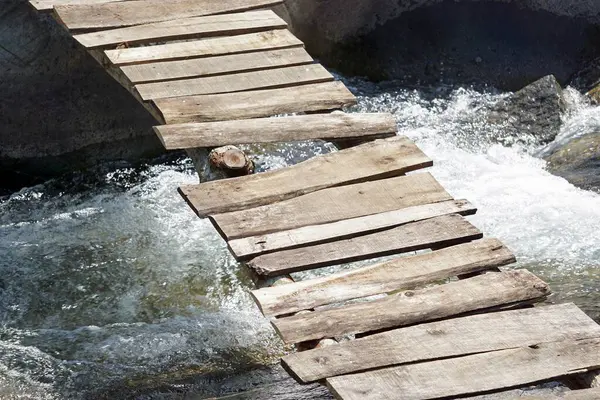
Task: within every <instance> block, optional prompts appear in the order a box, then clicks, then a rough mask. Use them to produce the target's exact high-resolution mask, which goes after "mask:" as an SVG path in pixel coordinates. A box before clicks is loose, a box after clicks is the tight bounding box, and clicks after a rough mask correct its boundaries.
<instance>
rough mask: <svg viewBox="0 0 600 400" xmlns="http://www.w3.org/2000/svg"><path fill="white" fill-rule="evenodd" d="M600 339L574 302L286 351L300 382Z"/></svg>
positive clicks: (288, 365) (286, 359) (289, 365)
mask: <svg viewBox="0 0 600 400" xmlns="http://www.w3.org/2000/svg"><path fill="white" fill-rule="evenodd" d="M597 337H600V325H598V324H596V323H595V322H594V321H593V320H592V319H591V318H590V317H588V316H587V315H586V314H585V313H584V312H583V311H581V310H580V309H579V308H577V306H575V305H574V304H564V305H558V306H549V307H535V308H529V309H524V310H515V311H506V312H496V313H488V314H481V315H474V316H469V317H464V318H454V319H449V320H445V321H440V322H433V323H428V324H421V325H415V326H411V327H407V328H402V329H395V330H392V331H388V332H384V333H379V334H375V335H371V336H367V337H365V338H362V339H357V340H352V341H348V342H343V343H340V344H338V345H332V346H328V347H326V348H321V349H314V350H308V351H303V352H300V353H294V354H289V355H287V356H285V357H284V358H283V359H282V363H283V365H284V366H285V368H286V370H287V371H289V372H290V373H291V374H292V375H293V376H294V377H295V378H296V379H297V380H299V381H301V382H313V381H317V380H321V379H325V378H329V377H333V376H336V375H345V374H350V373H353V372H359V371H365V370H369V369H375V368H381V367H387V366H390V365H399V364H406V363H412V362H421V361H427V360H434V359H441V358H447V357H457V356H461V355H469V354H475V353H483V352H488V351H496V350H504V349H510V348H516V347H524V346H533V345H538V344H540V343H547V342H557V341H561V340H579V339H589V338H597Z"/></svg>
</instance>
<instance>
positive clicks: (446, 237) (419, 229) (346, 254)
mask: <svg viewBox="0 0 600 400" xmlns="http://www.w3.org/2000/svg"><path fill="white" fill-rule="evenodd" d="M482 236H483V234H482V233H481V232H480V231H479V229H477V228H476V227H474V226H473V225H471V224H470V223H469V222H468V221H467V220H465V219H464V218H463V217H461V216H460V215H458V214H450V215H444V216H441V217H435V218H431V219H428V220H424V221H418V222H413V223H410V224H406V225H401V226H399V227H395V228H391V229H386V230H384V231H380V232H375V233H370V234H366V235H362V236H357V237H353V238H350V239H344V240H338V241H335V242H328V243H323V244H317V245H314V246H307V247H300V248H297V249H291V250H283V251H278V252H276V253H268V254H264V255H261V256H258V257H256V258H254V259H252V260H251V261H249V262H248V266H250V268H252V269H253V270H254V271H256V273H257V274H259V275H281V274H288V273H292V272H297V271H303V270H308V269H314V268H320V267H326V266H330V265H337V264H343V263H347V262H354V261H360V260H366V259H369V258H374V257H382V256H388V255H392V254H398V253H405V252H408V251H415V250H421V249H430V248H439V247H446V246H452V245H455V244H459V243H464V242H468V241H471V240H475V239H480V238H481V237H482Z"/></svg>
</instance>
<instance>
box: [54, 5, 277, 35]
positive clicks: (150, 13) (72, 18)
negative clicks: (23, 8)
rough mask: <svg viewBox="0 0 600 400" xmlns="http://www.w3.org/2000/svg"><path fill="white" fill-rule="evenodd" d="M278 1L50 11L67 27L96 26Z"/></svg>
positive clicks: (145, 21) (75, 7) (60, 7)
mask: <svg viewBox="0 0 600 400" xmlns="http://www.w3.org/2000/svg"><path fill="white" fill-rule="evenodd" d="M281 3H282V1H281V0H202V1H198V0H169V1H164V0H138V1H124V2H117V3H100V4H72V5H57V6H55V7H54V12H55V15H56V16H57V17H58V20H59V21H60V22H61V23H62V24H63V25H65V26H66V27H67V28H68V29H70V30H99V29H111V28H123V27H127V26H132V25H141V24H149V23H153V22H162V21H170V20H177V19H184V18H190V17H199V16H204V15H214V14H223V13H228V12H241V11H249V10H254V9H258V8H266V7H271V6H275V5H277V4H281Z"/></svg>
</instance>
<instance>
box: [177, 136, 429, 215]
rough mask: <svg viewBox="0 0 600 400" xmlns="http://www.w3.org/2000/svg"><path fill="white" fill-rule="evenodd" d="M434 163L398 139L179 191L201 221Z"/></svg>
mask: <svg viewBox="0 0 600 400" xmlns="http://www.w3.org/2000/svg"><path fill="white" fill-rule="evenodd" d="M431 165H432V162H431V159H429V158H428V157H427V156H425V154H423V152H422V151H421V150H420V149H419V148H418V147H417V146H416V145H415V144H414V143H413V142H412V141H411V140H410V139H408V138H407V137H405V136H396V137H393V138H389V139H379V140H376V141H374V142H370V143H366V144H363V145H360V146H356V147H352V148H349V149H346V150H342V151H339V152H335V153H330V154H325V155H322V156H318V157H314V158H311V159H310V160H307V161H304V162H302V163H299V164H296V165H293V166H291V167H286V168H282V169H279V170H276V171H270V172H265V173H262V174H255V175H248V176H243V177H239V178H232V179H225V180H220V181H213V182H206V183H202V184H200V185H186V186H182V187H180V188H179V192H180V193H181V195H182V196H183V197H184V199H185V200H186V201H187V202H188V204H189V205H190V207H192V208H193V209H194V211H195V212H196V213H197V214H198V216H200V217H205V216H207V215H209V214H217V213H224V212H230V211H235V210H241V209H244V208H250V207H257V206H260V205H264V204H269V203H273V202H276V201H282V200H286V199H290V198H292V197H296V196H300V195H303V194H306V193H311V192H315V191H317V190H321V189H325V188H328V187H332V186H340V185H348V184H352V183H358V182H363V181H366V180H376V179H383V178H388V177H391V176H397V175H402V174H405V173H407V172H410V171H414V170H417V169H420V168H425V167H428V166H431Z"/></svg>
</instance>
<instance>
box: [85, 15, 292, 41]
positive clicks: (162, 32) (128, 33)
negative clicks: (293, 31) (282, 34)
mask: <svg viewBox="0 0 600 400" xmlns="http://www.w3.org/2000/svg"><path fill="white" fill-rule="evenodd" d="M286 26H287V25H286V23H285V21H284V20H282V19H281V18H279V17H278V16H277V15H276V14H275V13H274V12H273V11H271V10H266V11H249V12H244V13H237V14H224V15H211V16H207V17H192V18H185V19H178V20H175V21H166V22H156V23H152V24H146V25H137V26H131V27H128V28H118V29H111V30H108V31H99V32H92V33H84V34H81V35H75V36H74V38H75V40H77V41H78V42H79V43H81V44H82V45H83V46H84V47H86V48H98V47H109V46H117V45H118V44H121V43H128V44H130V45H131V44H137V43H148V42H160V41H165V40H179V39H189V38H200V37H209V36H225V35H237V34H242V33H251V32H257V31H265V30H271V29H277V28H285V27H286Z"/></svg>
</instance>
